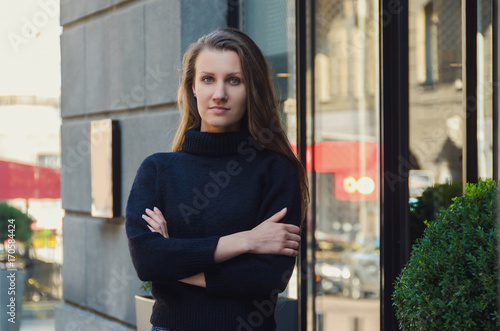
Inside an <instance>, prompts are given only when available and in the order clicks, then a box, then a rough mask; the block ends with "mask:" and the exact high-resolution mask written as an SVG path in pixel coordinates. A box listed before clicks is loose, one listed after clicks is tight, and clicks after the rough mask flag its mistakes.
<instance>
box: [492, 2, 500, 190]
mask: <svg viewBox="0 0 500 331" xmlns="http://www.w3.org/2000/svg"><path fill="white" fill-rule="evenodd" d="M492 5H493V13H492V15H493V24H492V26H493V43H492V44H493V179H494V180H495V181H498V180H499V179H500V178H499V177H498V176H499V172H500V164H499V162H498V149H499V148H500V141H499V136H498V126H499V125H498V124H499V117H498V77H499V68H498V56H499V55H498V41H499V38H498V36H499V34H498V32H499V29H500V25H499V22H498V14H499V13H498V11H499V10H500V8H499V7H498V0H493V3H492Z"/></svg>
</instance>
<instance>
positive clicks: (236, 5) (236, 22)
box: [227, 0, 240, 29]
mask: <svg viewBox="0 0 500 331" xmlns="http://www.w3.org/2000/svg"><path fill="white" fill-rule="evenodd" d="M227 26H228V27H230V28H235V29H238V28H240V0H227Z"/></svg>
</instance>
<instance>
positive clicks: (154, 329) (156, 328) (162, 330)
mask: <svg viewBox="0 0 500 331" xmlns="http://www.w3.org/2000/svg"><path fill="white" fill-rule="evenodd" d="M151 331H175V330H172V329H165V328H160V327H159V326H154V325H153V327H152V328H151Z"/></svg>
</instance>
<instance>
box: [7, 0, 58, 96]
mask: <svg viewBox="0 0 500 331" xmlns="http://www.w3.org/2000/svg"><path fill="white" fill-rule="evenodd" d="M60 35H61V27H60V26H59V1H58V0H0V95H38V96H43V97H59V95H60V91H61V80H60V75H61V69H60V64H61V56H60V47H59V38H60Z"/></svg>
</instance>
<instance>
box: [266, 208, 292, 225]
mask: <svg viewBox="0 0 500 331" xmlns="http://www.w3.org/2000/svg"><path fill="white" fill-rule="evenodd" d="M286 212H287V209H286V207H285V208H283V209H281V210H280V211H279V212H277V213H276V214H274V215H273V216H271V217H269V218H268V219H267V220H265V221H264V222H279V220H281V219H282V218H283V217H284V216H285V215H286Z"/></svg>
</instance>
